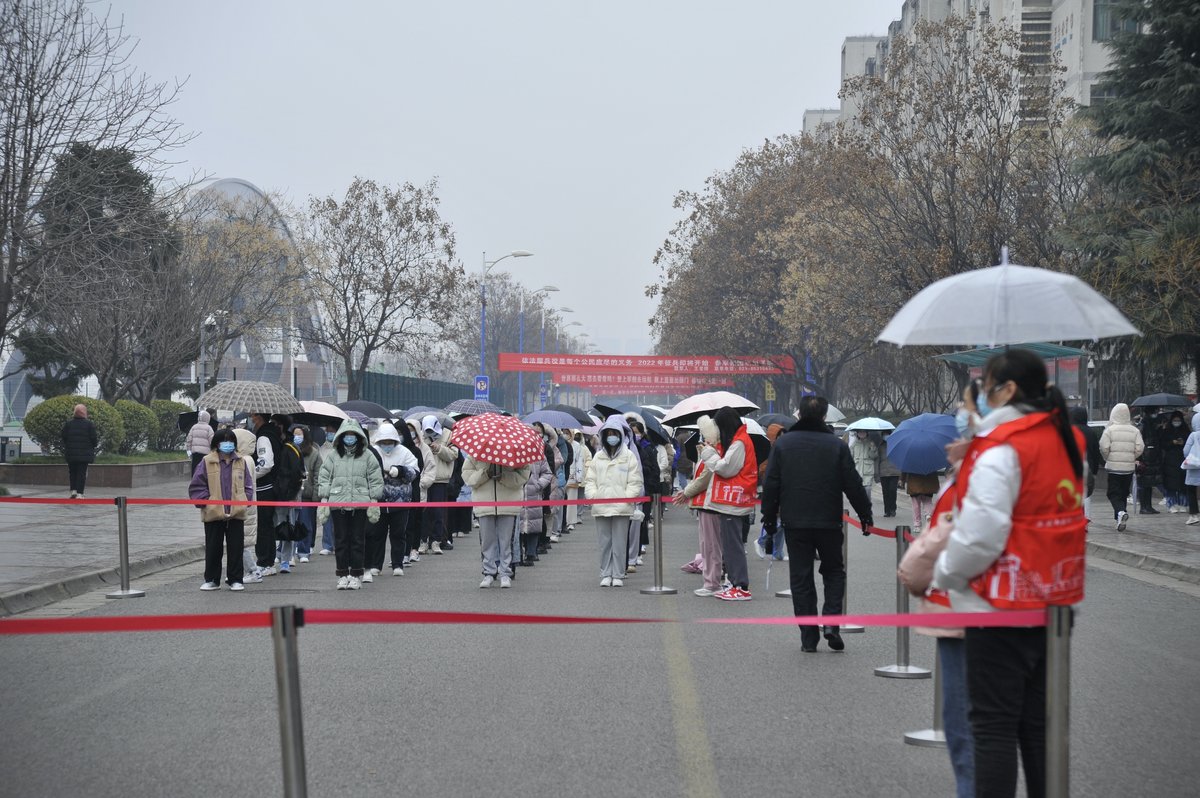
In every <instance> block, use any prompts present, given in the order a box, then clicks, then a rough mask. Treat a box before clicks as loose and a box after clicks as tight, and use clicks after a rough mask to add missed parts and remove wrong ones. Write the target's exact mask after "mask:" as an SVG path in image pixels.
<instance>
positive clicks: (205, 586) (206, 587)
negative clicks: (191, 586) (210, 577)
mask: <svg viewBox="0 0 1200 798" xmlns="http://www.w3.org/2000/svg"><path fill="white" fill-rule="evenodd" d="M200 589H201V590H220V589H221V586H220V585H218V584H217V583H216V582H205V583H204V584H202V585H200Z"/></svg>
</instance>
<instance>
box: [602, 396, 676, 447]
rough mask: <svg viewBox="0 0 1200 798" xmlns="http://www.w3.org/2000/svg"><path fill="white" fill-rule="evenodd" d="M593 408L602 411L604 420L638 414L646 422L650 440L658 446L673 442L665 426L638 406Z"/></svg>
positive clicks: (618, 405)
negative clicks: (610, 417)
mask: <svg viewBox="0 0 1200 798" xmlns="http://www.w3.org/2000/svg"><path fill="white" fill-rule="evenodd" d="M593 406H594V407H595V408H596V409H597V410H599V411H600V413H601V415H602V416H603V417H604V418H608V417H609V416H623V415H625V414H626V413H637V414H638V415H639V416H641V417H642V420H643V421H645V422H646V434H647V435H648V436H649V437H650V440H652V441H654V442H655V443H658V444H666V443H670V442H671V436H670V435H668V434H667V431H666V430H665V429H663V425H662V424H660V423H659V422H658V419H657V418H655V417H654V416H653V415H652V414H650V413H647V412H646V411H645V410H643V409H642V408H640V407H638V406H637V405H631V404H629V403H628V402H621V403H620V404H613V405H602V404H596V405H593Z"/></svg>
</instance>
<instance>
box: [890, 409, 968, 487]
mask: <svg viewBox="0 0 1200 798" xmlns="http://www.w3.org/2000/svg"><path fill="white" fill-rule="evenodd" d="M957 439H958V429H957V428H956V427H955V426H954V416H947V415H943V414H941V413H922V414H921V415H919V416H915V417H913V418H910V419H908V420H907V421H902V422H900V426H898V427H896V431H895V432H893V433H892V434H891V437H889V438H888V439H887V458H888V459H889V460H891V461H892V464H893V465H894V466H896V468H899V469H900V470H901V471H904V472H906V473H909V474H932V473H933V472H934V471H941V470H942V469H943V468H945V467H946V466H948V465H949V462H948V461H947V460H946V444H949V443H952V442H954V441H955V440H957Z"/></svg>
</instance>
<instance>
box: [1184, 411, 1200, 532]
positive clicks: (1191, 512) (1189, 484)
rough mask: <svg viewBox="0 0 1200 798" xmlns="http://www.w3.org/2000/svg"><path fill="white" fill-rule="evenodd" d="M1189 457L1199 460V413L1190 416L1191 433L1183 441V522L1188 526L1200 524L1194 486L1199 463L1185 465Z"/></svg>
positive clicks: (1198, 479)
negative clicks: (1184, 502)
mask: <svg viewBox="0 0 1200 798" xmlns="http://www.w3.org/2000/svg"><path fill="white" fill-rule="evenodd" d="M1189 458H1191V460H1192V461H1198V462H1200V413H1196V414H1194V415H1193V416H1192V434H1191V435H1188V438H1187V440H1186V441H1184V443H1183V463H1184V476H1183V492H1184V496H1185V497H1186V498H1187V508H1188V518H1187V521H1185V522H1184V523H1185V524H1187V525H1188V526H1195V525H1197V524H1200V506H1197V502H1196V493H1197V491H1196V488H1197V486H1200V465H1195V466H1192V467H1190V468H1189V467H1187V463H1188V462H1189Z"/></svg>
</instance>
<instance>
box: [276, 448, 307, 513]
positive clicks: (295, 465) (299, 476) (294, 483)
mask: <svg viewBox="0 0 1200 798" xmlns="http://www.w3.org/2000/svg"><path fill="white" fill-rule="evenodd" d="M303 481H304V457H303V456H301V454H300V450H299V449H297V448H296V446H295V444H293V443H291V442H290V441H289V442H287V443H285V444H283V446H280V447H279V462H277V463H276V464H275V490H276V494H275V495H276V496H278V497H279V500H280V501H291V500H292V499H293V498H295V497H296V496H297V495H298V494H299V493H300V484H301V483H302V482H303Z"/></svg>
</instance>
